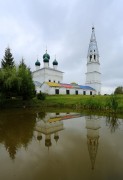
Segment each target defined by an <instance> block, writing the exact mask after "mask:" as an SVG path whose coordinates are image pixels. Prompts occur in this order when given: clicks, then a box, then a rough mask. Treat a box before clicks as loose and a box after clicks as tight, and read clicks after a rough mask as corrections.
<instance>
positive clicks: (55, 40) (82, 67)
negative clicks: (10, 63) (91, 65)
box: [0, 0, 123, 91]
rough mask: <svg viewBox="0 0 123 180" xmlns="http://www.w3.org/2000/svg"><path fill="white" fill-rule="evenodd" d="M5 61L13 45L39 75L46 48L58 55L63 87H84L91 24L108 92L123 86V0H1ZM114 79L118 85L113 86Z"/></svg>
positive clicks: (0, 34)
mask: <svg viewBox="0 0 123 180" xmlns="http://www.w3.org/2000/svg"><path fill="white" fill-rule="evenodd" d="M0 3H1V6H0V27H1V28H0V39H1V43H0V58H1V59H2V57H3V55H4V51H5V48H6V47H7V46H8V44H9V45H10V48H11V49H12V53H13V55H14V57H15V60H16V61H17V63H18V62H19V61H20V59H21V58H22V56H23V57H24V58H25V62H26V63H27V65H29V66H30V67H31V69H32V70H34V68H35V67H34V62H35V61H36V59H37V56H38V58H39V60H40V61H41V65H42V66H43V62H42V55H43V53H44V52H45V49H46V45H47V47H48V53H49V54H50V55H51V60H50V65H52V61H53V60H54V57H55V54H56V57H57V59H58V62H59V68H60V70H62V71H64V72H65V75H64V82H71V81H76V82H78V83H79V84H80V83H81V84H84V82H85V72H86V57H87V51H88V45H89V40H90V36H91V27H92V24H94V26H95V31H96V38H97V43H98V48H99V53H100V63H101V72H102V84H103V86H104V88H103V89H104V91H106V89H107V91H109V89H110V88H111V89H112V88H115V87H116V86H118V85H122V77H123V71H122V66H123V50H122V49H123V35H122V32H123V21H122V19H123V15H122V14H123V13H122V10H123V9H122V7H123V2H122V0H119V1H117V0H108V1H107V0H103V1H98V0H86V1H85V0H66V1H61V0H35V1H33V0H26V1H24V0H16V1H14V0H11V1H9V0H4V1H2V0H0ZM114 80H115V81H114Z"/></svg>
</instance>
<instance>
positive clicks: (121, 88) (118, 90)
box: [114, 86, 123, 94]
mask: <svg viewBox="0 0 123 180" xmlns="http://www.w3.org/2000/svg"><path fill="white" fill-rule="evenodd" d="M114 94H123V87H122V86H119V87H117V88H116V89H115V91H114Z"/></svg>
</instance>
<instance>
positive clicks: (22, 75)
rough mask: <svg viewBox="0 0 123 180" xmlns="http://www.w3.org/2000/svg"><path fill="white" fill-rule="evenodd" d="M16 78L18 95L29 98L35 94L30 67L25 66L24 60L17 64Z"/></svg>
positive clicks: (24, 98)
mask: <svg viewBox="0 0 123 180" xmlns="http://www.w3.org/2000/svg"><path fill="white" fill-rule="evenodd" d="M18 80H19V81H20V87H19V95H20V96H22V98H23V100H26V99H31V98H32V97H33V96H34V94H35V86H34V83H33V80H32V74H31V72H30V69H29V68H27V67H26V65H25V64H24V62H22V63H20V65H19V68H18Z"/></svg>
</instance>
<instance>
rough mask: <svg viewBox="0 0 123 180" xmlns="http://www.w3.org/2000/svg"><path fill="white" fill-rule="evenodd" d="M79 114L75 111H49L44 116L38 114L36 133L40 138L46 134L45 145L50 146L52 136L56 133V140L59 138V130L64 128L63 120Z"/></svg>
mask: <svg viewBox="0 0 123 180" xmlns="http://www.w3.org/2000/svg"><path fill="white" fill-rule="evenodd" d="M79 116H80V115H79V114H75V113H47V114H46V116H45V117H44V118H41V119H40V117H39V115H38V114H37V118H36V122H37V123H36V126H35V135H36V137H37V139H38V140H42V137H43V135H44V136H45V146H46V147H48V148H49V147H50V146H51V145H52V140H51V136H52V135H54V140H55V141H56V142H57V141H58V140H59V131H62V130H64V126H63V120H66V119H71V118H76V117H79Z"/></svg>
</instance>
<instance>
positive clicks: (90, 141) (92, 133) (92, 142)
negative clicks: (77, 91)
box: [85, 116, 100, 170]
mask: <svg viewBox="0 0 123 180" xmlns="http://www.w3.org/2000/svg"><path fill="white" fill-rule="evenodd" d="M85 119H86V128H87V145H88V151H89V156H90V160H91V167H92V170H93V169H94V166H95V161H96V155H97V151H98V145H99V129H100V122H99V117H98V116H87V117H85Z"/></svg>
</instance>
